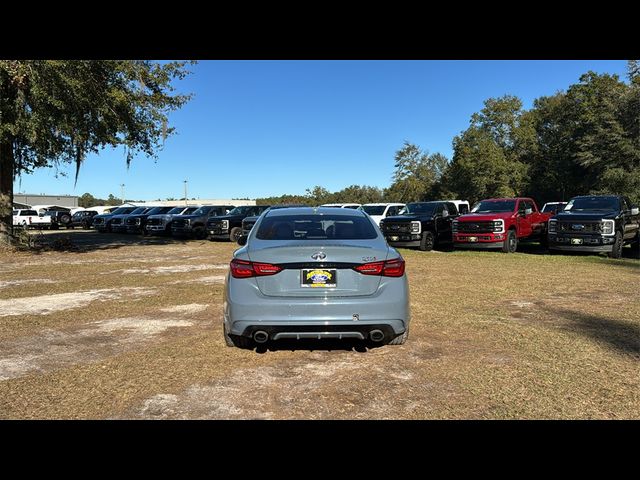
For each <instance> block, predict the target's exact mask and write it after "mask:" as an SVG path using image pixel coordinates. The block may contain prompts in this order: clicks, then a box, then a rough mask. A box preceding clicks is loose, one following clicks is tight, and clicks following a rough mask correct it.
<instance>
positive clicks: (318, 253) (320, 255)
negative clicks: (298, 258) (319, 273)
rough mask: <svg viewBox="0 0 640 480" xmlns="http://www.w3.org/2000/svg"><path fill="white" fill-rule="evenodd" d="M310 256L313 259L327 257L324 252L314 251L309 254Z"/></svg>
mask: <svg viewBox="0 0 640 480" xmlns="http://www.w3.org/2000/svg"><path fill="white" fill-rule="evenodd" d="M311 258H313V259H314V260H324V259H325V258H327V255H326V254H325V253H324V252H316V253H314V254H313V255H311Z"/></svg>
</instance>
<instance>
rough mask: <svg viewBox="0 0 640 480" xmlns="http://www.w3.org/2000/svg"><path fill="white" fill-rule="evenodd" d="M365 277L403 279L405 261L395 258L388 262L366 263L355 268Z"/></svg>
mask: <svg viewBox="0 0 640 480" xmlns="http://www.w3.org/2000/svg"><path fill="white" fill-rule="evenodd" d="M353 269H354V270H355V271H357V272H360V273H362V274H363V275H382V276H384V277H401V276H402V275H404V260H403V259H402V258H394V259H393V260H387V261H386V262H372V263H364V264H362V265H358V266H357V267H354V268H353Z"/></svg>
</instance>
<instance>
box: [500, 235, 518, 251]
mask: <svg viewBox="0 0 640 480" xmlns="http://www.w3.org/2000/svg"><path fill="white" fill-rule="evenodd" d="M517 249H518V237H516V231H515V230H509V231H508V232H507V239H506V240H505V241H504V242H503V244H502V251H503V252H504V253H514V252H515V251H516V250H517Z"/></svg>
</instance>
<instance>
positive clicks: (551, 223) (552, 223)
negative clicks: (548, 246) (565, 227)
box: [549, 220, 558, 233]
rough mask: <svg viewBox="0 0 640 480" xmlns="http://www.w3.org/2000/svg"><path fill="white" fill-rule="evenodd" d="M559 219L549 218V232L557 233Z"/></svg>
mask: <svg viewBox="0 0 640 480" xmlns="http://www.w3.org/2000/svg"><path fill="white" fill-rule="evenodd" d="M557 225H558V221H557V220H549V233H556V231H557V229H556V227H557Z"/></svg>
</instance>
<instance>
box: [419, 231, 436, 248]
mask: <svg viewBox="0 0 640 480" xmlns="http://www.w3.org/2000/svg"><path fill="white" fill-rule="evenodd" d="M420 250H422V251H423V252H429V251H431V250H433V233H431V232H422V237H421V238H420Z"/></svg>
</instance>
